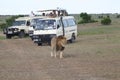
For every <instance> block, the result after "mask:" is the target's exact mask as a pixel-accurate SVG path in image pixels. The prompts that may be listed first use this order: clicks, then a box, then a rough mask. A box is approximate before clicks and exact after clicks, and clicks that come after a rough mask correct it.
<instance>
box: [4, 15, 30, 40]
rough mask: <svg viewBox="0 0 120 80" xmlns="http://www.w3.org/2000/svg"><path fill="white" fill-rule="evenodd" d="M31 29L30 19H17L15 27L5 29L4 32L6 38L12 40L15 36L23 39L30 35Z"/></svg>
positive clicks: (14, 23)
mask: <svg viewBox="0 0 120 80" xmlns="http://www.w3.org/2000/svg"><path fill="white" fill-rule="evenodd" d="M29 27H30V17H19V18H17V19H15V21H14V22H13V25H12V26H10V27H8V28H5V29H4V30H3V32H4V34H6V38H8V39H10V38H12V37H13V36H19V37H20V38H23V37H24V36H25V35H26V34H28V30H29Z"/></svg>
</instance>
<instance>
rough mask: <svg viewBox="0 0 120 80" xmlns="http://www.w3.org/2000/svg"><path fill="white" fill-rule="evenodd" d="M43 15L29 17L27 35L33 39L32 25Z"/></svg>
mask: <svg viewBox="0 0 120 80" xmlns="http://www.w3.org/2000/svg"><path fill="white" fill-rule="evenodd" d="M42 18H43V17H42V16H34V17H31V20H30V26H29V31H28V33H29V37H30V38H31V39H32V40H33V32H34V25H36V24H37V22H38V21H39V20H40V19H42Z"/></svg>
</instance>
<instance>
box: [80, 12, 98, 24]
mask: <svg viewBox="0 0 120 80" xmlns="http://www.w3.org/2000/svg"><path fill="white" fill-rule="evenodd" d="M80 17H81V18H82V20H81V21H79V22H78V24H82V23H91V22H97V21H95V20H92V19H91V16H90V15H88V14H87V13H81V14H80Z"/></svg>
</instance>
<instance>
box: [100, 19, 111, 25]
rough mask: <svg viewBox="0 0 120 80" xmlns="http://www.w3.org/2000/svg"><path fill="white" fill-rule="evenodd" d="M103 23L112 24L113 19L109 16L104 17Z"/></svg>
mask: <svg viewBox="0 0 120 80" xmlns="http://www.w3.org/2000/svg"><path fill="white" fill-rule="evenodd" d="M101 24H103V25H109V24H111V19H110V18H109V17H107V18H104V19H102V20H101Z"/></svg>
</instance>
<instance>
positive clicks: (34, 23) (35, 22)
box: [31, 18, 42, 26]
mask: <svg viewBox="0 0 120 80" xmlns="http://www.w3.org/2000/svg"><path fill="white" fill-rule="evenodd" d="M41 19H42V18H37V19H32V20H31V26H33V25H36V24H37V23H39V20H41Z"/></svg>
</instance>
